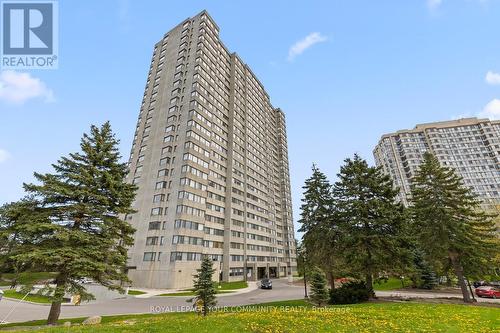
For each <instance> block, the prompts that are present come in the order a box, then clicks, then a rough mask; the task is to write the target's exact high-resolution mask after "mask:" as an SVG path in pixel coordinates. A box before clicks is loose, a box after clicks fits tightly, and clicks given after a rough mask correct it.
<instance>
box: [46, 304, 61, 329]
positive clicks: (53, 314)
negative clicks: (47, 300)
mask: <svg viewBox="0 0 500 333" xmlns="http://www.w3.org/2000/svg"><path fill="white" fill-rule="evenodd" d="M60 314H61V302H52V305H51V306H50V312H49V318H47V325H56V324H57V321H58V320H59V315H60Z"/></svg>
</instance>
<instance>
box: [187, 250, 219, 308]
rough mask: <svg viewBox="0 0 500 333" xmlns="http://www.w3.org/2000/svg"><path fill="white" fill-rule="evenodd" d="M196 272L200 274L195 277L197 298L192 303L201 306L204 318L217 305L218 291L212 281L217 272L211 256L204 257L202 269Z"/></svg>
mask: <svg viewBox="0 0 500 333" xmlns="http://www.w3.org/2000/svg"><path fill="white" fill-rule="evenodd" d="M196 271H197V272H198V274H196V275H195V276H194V277H195V280H194V292H195V295H196V297H195V298H194V299H193V300H191V301H194V302H195V304H196V305H197V306H198V305H199V306H200V307H201V310H202V313H203V316H206V315H208V312H209V311H210V308H211V307H213V306H215V305H216V304H217V299H216V297H215V295H216V294H217V290H216V289H215V285H214V281H212V276H213V274H214V272H215V269H214V268H213V261H212V259H210V257H209V256H206V257H204V258H203V260H202V262H201V267H200V268H199V269H197V270H196Z"/></svg>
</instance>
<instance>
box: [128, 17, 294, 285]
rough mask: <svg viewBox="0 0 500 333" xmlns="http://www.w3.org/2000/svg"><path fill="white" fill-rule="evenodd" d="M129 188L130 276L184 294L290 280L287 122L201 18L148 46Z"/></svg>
mask: <svg viewBox="0 0 500 333" xmlns="http://www.w3.org/2000/svg"><path fill="white" fill-rule="evenodd" d="M129 165H130V174H129V176H128V181H129V182H132V183H135V184H137V186H138V188H139V189H138V192H137V197H136V200H135V202H134V209H135V210H137V213H135V214H131V215H128V216H126V217H125V218H126V219H127V221H129V222H130V223H131V224H132V225H133V226H134V227H135V228H136V229H137V232H136V234H135V244H134V246H133V247H132V248H130V251H129V258H130V259H129V265H128V266H129V268H128V274H129V277H130V278H131V280H132V281H133V285H134V286H139V287H149V288H184V287H190V286H191V285H192V280H193V274H194V273H195V271H196V269H197V268H199V267H200V260H201V258H202V257H203V256H210V257H211V258H212V259H213V260H214V268H216V274H215V276H214V278H215V279H216V280H218V279H219V278H220V279H222V280H224V281H235V280H244V279H248V280H256V279H258V278H261V277H263V276H264V275H269V276H271V277H273V276H276V277H278V276H280V277H283V276H288V275H291V274H292V273H293V272H294V271H295V270H296V252H295V240H294V230H293V219H292V206H291V197H290V177H289V170H288V155H287V139H286V127H285V115H284V113H283V112H282V111H281V110H280V109H277V108H274V107H273V106H272V105H271V103H270V99H269V96H268V94H267V93H266V91H265V90H264V88H263V86H262V84H261V83H260V82H259V81H258V79H257V78H256V77H255V75H253V73H252V71H251V70H250V68H249V67H248V66H247V65H246V64H245V63H244V62H243V61H242V60H241V59H240V58H239V57H238V55H237V54H235V53H230V52H229V51H228V50H227V48H226V47H225V46H224V44H223V43H222V42H221V41H220V39H219V28H218V27H217V25H216V24H215V22H214V21H213V20H212V18H211V17H210V16H209V15H208V13H207V12H206V11H202V12H201V13H199V14H198V15H196V16H195V17H193V18H188V19H186V20H184V21H183V22H181V23H180V24H179V25H177V26H176V27H175V28H173V29H172V30H171V31H169V32H168V33H167V34H165V35H164V37H163V38H162V39H161V40H160V41H159V42H158V43H157V44H156V45H155V47H154V52H153V57H152V60H151V67H150V70H149V74H148V78H147V83H146V88H145V92H144V98H143V101H142V106H141V110H140V113H139V119H138V121H137V128H136V132H135V136H134V140H133V146H132V150H131V154H130V161H129Z"/></svg>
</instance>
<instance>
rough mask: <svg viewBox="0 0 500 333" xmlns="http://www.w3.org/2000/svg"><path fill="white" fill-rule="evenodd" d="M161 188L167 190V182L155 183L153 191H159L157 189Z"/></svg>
mask: <svg viewBox="0 0 500 333" xmlns="http://www.w3.org/2000/svg"><path fill="white" fill-rule="evenodd" d="M165 170H166V169H165ZM160 171H161V170H160ZM162 188H167V182H165V181H163V182H157V183H156V186H155V189H157V190H159V189H162Z"/></svg>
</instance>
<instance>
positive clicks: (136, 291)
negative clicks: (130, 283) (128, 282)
mask: <svg viewBox="0 0 500 333" xmlns="http://www.w3.org/2000/svg"><path fill="white" fill-rule="evenodd" d="M144 294H145V292H144V291H140V290H133V289H129V291H128V295H132V296H136V295H144Z"/></svg>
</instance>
